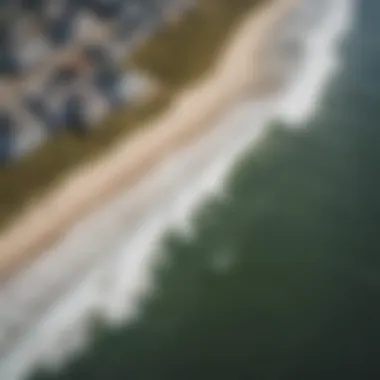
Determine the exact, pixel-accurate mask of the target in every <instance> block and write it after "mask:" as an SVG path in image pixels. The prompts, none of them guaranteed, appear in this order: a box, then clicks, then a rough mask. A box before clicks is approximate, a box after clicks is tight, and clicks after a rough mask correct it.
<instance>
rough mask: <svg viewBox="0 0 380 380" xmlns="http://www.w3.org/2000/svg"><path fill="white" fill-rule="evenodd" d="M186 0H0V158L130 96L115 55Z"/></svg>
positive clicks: (81, 127)
mask: <svg viewBox="0 0 380 380" xmlns="http://www.w3.org/2000/svg"><path fill="white" fill-rule="evenodd" d="M193 3H194V0H0V163H4V162H7V161H9V160H11V159H14V158H17V157H20V156H22V155H24V154H26V153H27V152H29V151H30V150H33V149H34V148H35V147H37V146H38V145H39V144H41V142H43V141H44V140H46V139H47V138H49V136H52V137H54V136H56V135H57V134H59V133H60V131H62V130H63V129H69V130H71V131H72V132H73V133H85V132H86V131H87V130H88V128H91V127H92V126H94V125H96V123H95V122H96V121H97V120H99V119H100V118H101V117H102V116H104V115H105V114H106V113H107V112H109V111H110V110H111V109H112V108H114V107H118V106H120V105H124V104H126V103H128V102H129V101H130V100H131V99H132V98H133V96H134V91H135V90H134V89H135V88H136V86H135V85H131V83H134V84H136V83H138V82H139V74H138V73H137V72H134V71H132V70H125V68H123V65H122V63H123V62H124V58H125V56H126V54H127V52H131V51H133V49H134V48H135V47H136V45H138V44H139V43H140V42H141V41H142V40H143V39H145V38H146V37H148V36H149V35H151V34H153V33H154V32H155V31H156V30H157V28H159V27H160V26H161V25H163V24H164V23H167V22H170V21H176V19H177V18H178V17H180V16H181V15H182V14H183V12H184V11H185V10H186V9H187V8H188V7H190V6H192V5H193Z"/></svg>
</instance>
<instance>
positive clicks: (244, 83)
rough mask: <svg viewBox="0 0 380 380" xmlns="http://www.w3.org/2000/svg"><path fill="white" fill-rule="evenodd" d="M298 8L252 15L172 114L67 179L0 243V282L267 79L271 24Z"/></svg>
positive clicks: (285, 2) (286, 4) (290, 0)
mask: <svg viewBox="0 0 380 380" xmlns="http://www.w3.org/2000/svg"><path fill="white" fill-rule="evenodd" d="M296 2H297V0H273V1H272V2H271V3H269V5H268V4H267V5H265V6H263V7H262V8H261V9H259V10H257V9H255V10H254V11H253V12H252V13H251V14H249V15H247V18H246V20H245V21H244V22H243V23H242V24H241V25H240V26H239V28H238V30H237V31H236V32H235V33H234V35H233V36H231V38H230V41H229V42H228V43H227V44H226V48H225V49H224V51H222V52H221V55H220V58H219V59H218V61H217V64H216V65H215V69H214V70H213V71H212V73H211V74H210V76H209V77H208V78H206V79H205V80H202V81H201V82H200V83H196V84H194V85H193V86H191V88H188V89H186V90H185V91H183V92H182V93H181V94H180V95H179V96H178V97H177V99H176V101H175V102H173V103H172V105H171V106H170V108H169V109H168V110H166V111H165V112H164V113H163V114H162V115H160V116H158V117H157V118H156V119H155V120H154V121H152V122H150V123H149V124H147V125H146V126H145V127H144V128H142V129H140V130H139V131H138V132H137V133H136V134H135V135H134V136H132V137H130V136H128V137H127V138H125V139H124V140H122V141H120V142H119V143H118V144H117V146H115V147H114V149H113V150H112V151H111V152H109V153H107V155H105V156H103V157H102V158H101V159H99V160H97V161H96V162H92V163H91V166H85V167H81V168H79V169H78V170H76V171H75V172H74V173H71V174H70V175H69V176H68V177H67V179H66V180H65V181H64V183H61V185H60V186H58V187H57V189H56V190H54V191H52V192H51V194H49V195H48V196H46V197H45V198H44V199H42V200H41V201H40V202H38V203H36V204H34V205H33V207H31V208H30V209H29V210H27V211H26V213H25V214H24V215H23V216H21V217H20V218H19V219H18V220H16V221H15V222H14V223H13V224H12V225H11V226H9V227H8V228H7V229H5V230H4V231H2V233H1V235H0V280H2V281H3V280H4V279H6V278H7V277H9V276H10V275H11V274H12V273H14V271H16V270H17V268H18V267H20V266H21V265H23V264H25V263H26V262H28V260H31V259H33V258H35V257H37V255H38V253H39V252H40V251H41V250H42V249H44V248H47V247H48V246H49V245H51V244H53V243H54V242H55V241H57V239H59V237H60V236H62V234H64V233H65V231H67V229H68V228H69V227H70V226H71V225H72V224H74V223H75V222H76V221H77V220H79V219H81V218H82V217H83V216H85V215H86V214H87V213H88V212H90V211H91V210H93V209H95V208H96V207H97V206H98V205H99V204H100V203H101V202H104V201H106V200H107V199H109V198H111V197H112V195H113V194H115V193H116V192H117V191H120V190H121V188H122V187H124V186H131V185H133V184H134V183H136V181H138V180H139V179H140V178H142V176H144V175H146V174H147V172H149V171H150V170H152V169H153V168H154V165H155V164H156V163H157V162H159V161H160V160H161V159H162V158H163V157H165V156H166V155H167V154H171V153H173V152H175V151H176V150H178V149H180V148H181V147H182V146H184V145H187V144H189V143H191V141H193V140H194V139H196V138H197V137H198V136H200V135H202V133H203V132H205V130H206V129H207V127H208V126H210V124H211V123H210V122H209V121H210V119H211V118H212V117H213V116H215V115H216V114H218V112H219V111H220V110H221V109H223V108H224V107H226V106H228V104H229V103H230V102H231V101H233V99H234V98H235V97H236V96H238V95H239V94H240V93H241V92H243V91H244V90H245V89H249V88H253V89H255V88H260V87H261V85H262V84H263V80H265V77H266V76H268V74H267V73H266V71H265V67H266V66H265V62H264V59H260V57H263V52H264V51H265V47H266V45H267V42H268V40H269V39H270V37H271V32H274V31H275V27H276V25H277V22H278V21H279V20H280V19H281V18H282V17H283V16H284V14H285V13H286V12H287V11H289V10H290V9H291V8H292V7H293V6H295V4H296Z"/></svg>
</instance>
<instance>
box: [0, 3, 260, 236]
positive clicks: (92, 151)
mask: <svg viewBox="0 0 380 380" xmlns="http://www.w3.org/2000/svg"><path fill="white" fill-rule="evenodd" d="M262 1H264V0H233V1H231V0H199V5H198V7H197V8H196V9H194V10H192V11H191V12H189V13H188V14H187V15H186V16H185V17H184V18H183V19H182V20H181V21H180V22H179V23H177V24H170V25H167V26H165V27H164V28H163V29H162V30H161V31H160V32H159V33H157V34H156V35H155V36H153V37H152V38H151V39H150V40H149V41H148V42H146V43H145V44H144V46H142V47H140V48H139V49H138V50H137V51H136V52H135V54H133V55H132V56H131V57H130V58H128V62H126V64H127V65H128V64H130V63H132V64H133V65H135V66H137V67H138V68H141V69H145V70H147V71H148V72H150V73H151V74H153V76H154V77H155V78H156V79H157V80H158V81H159V82H160V83H161V84H162V85H163V88H164V89H165V92H164V93H163V94H160V95H159V96H157V97H155V98H154V100H152V101H151V102H150V103H149V104H146V105H145V106H144V107H140V108H134V107H126V108H123V109H119V110H115V111H113V112H112V114H111V115H109V116H108V117H107V118H106V119H105V120H103V121H102V122H101V124H102V125H100V126H99V128H97V129H96V130H94V131H93V132H91V133H89V134H88V135H87V136H85V137H83V138H78V137H76V136H72V135H70V134H69V133H67V132H64V133H62V134H61V135H60V136H59V137H58V138H56V139H54V140H50V141H48V142H46V143H44V144H43V145H42V146H41V147H40V148H39V149H37V150H36V151H34V152H33V153H32V154H30V155H29V156H27V157H24V158H22V159H21V160H20V161H18V162H15V163H13V164H10V165H9V166H7V167H5V168H1V169H0V184H1V185H0V199H1V203H0V228H1V227H4V226H5V225H6V224H7V223H9V221H10V220H11V219H12V218H14V217H17V215H19V213H20V212H21V211H22V210H23V209H24V208H25V206H27V205H28V204H29V203H30V202H31V201H32V200H34V199H36V198H39V197H41V196H43V194H44V193H45V192H46V191H48V189H49V188H51V186H53V185H55V184H56V183H57V181H59V180H60V179H61V178H62V177H63V176H64V175H65V174H67V173H68V172H69V171H70V170H72V169H73V168H75V167H76V166H78V165H83V164H85V163H87V162H91V160H92V159H94V158H95V157H96V156H97V155H99V154H101V153H103V152H104V151H105V150H106V149H107V148H109V147H110V146H111V145H112V144H113V143H115V142H116V141H117V140H118V139H119V138H120V136H121V135H125V134H128V133H130V132H131V131H133V130H134V129H136V128H141V126H142V124H143V123H144V122H146V121H147V120H149V118H152V117H153V116H155V115H157V114H158V113H159V112H160V111H162V110H163V109H165V107H167V105H168V104H169V103H170V100H171V99H172V98H173V96H174V95H175V93H176V92H177V91H178V90H180V89H181V88H183V87H184V86H186V85H188V84H190V83H191V81H193V80H195V79H198V78H200V77H201V76H202V75H203V74H205V73H206V72H207V70H208V69H210V68H211V67H212V63H213V62H214V60H215V57H216V55H217V52H218V50H219V49H220V48H221V46H223V41H224V40H225V37H226V36H227V34H228V33H229V31H230V30H231V28H233V27H234V26H235V25H236V24H237V23H238V22H239V20H240V18H241V17H242V16H243V15H244V14H245V13H246V11H247V10H248V9H249V8H251V7H252V6H254V5H256V4H258V3H261V2H262Z"/></svg>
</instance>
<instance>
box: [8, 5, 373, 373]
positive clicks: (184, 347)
mask: <svg viewBox="0 0 380 380" xmlns="http://www.w3.org/2000/svg"><path fill="white" fill-rule="evenodd" d="M315 4H316V2H313V1H305V8H304V9H305V10H308V11H309V13H307V12H306V13H305V16H304V17H305V18H304V20H307V22H306V21H305V26H304V27H305V28H308V26H310V25H312V24H313V25H314V29H313V30H314V31H315V33H314V34H313V36H314V37H310V40H309V41H310V43H308V44H306V45H305V47H304V51H305V52H306V54H305V55H304V57H305V59H303V60H302V62H300V65H299V67H298V68H297V70H295V71H294V75H292V77H293V79H294V80H293V82H292V81H290V82H289V83H290V84H289V86H290V87H287V88H286V89H284V92H283V93H281V94H278V96H277V97H276V100H273V99H270V100H268V99H266V100H263V101H262V103H257V102H256V103H255V104H256V106H255V107H257V110H256V111H255V112H254V113H252V112H253V111H252V107H253V104H252V102H250V100H249V99H244V100H242V102H241V104H239V105H237V107H236V109H235V110H234V111H233V112H232V115H231V116H230V118H227V119H226V120H224V123H225V124H226V132H225V133H224V136H225V138H226V141H228V140H231V138H232V136H228V133H227V131H229V129H228V128H227V127H228V125H231V123H232V124H233V123H235V124H234V128H235V133H236V131H238V132H239V136H241V141H239V142H236V144H235V145H234V149H241V148H242V147H243V146H245V148H246V150H245V152H244V154H243V155H240V157H239V158H238V159H237V158H236V156H234V157H235V158H234V160H231V159H229V160H228V157H227V156H229V154H230V153H231V151H230V150H229V151H228V153H229V154H227V151H223V149H226V147H227V145H224V144H225V143H224V142H220V143H219V144H216V145H217V146H218V147H219V148H218V149H221V152H222V153H224V155H223V154H222V156H224V158H225V161H223V160H218V163H217V164H216V163H215V165H212V166H210V170H208V171H205V172H204V174H203V176H201V177H202V178H201V177H200V176H197V175H196V174H194V173H197V172H199V171H201V167H199V166H198V167H194V168H193V169H192V170H186V171H183V170H181V167H177V168H176V167H175V165H174V166H172V167H171V169H170V170H169V172H170V173H171V174H172V175H173V173H177V177H179V176H180V175H182V176H184V178H183V179H181V186H183V184H185V183H186V177H188V180H189V181H190V182H191V184H192V185H193V186H190V183H188V184H187V187H188V188H189V189H190V188H192V189H193V190H194V189H195V188H196V189H195V190H196V191H195V190H194V191H193V192H192V194H190V193H186V192H184V193H181V194H182V196H181V198H180V199H178V200H177V202H173V200H174V197H175V194H177V193H176V191H175V189H174V190H173V189H172V190H171V191H172V193H169V194H168V198H165V197H163V198H162V205H161V206H162V208H161V209H160V210H158V211H157V214H156V216H155V220H154V221H152V226H154V225H155V223H156V222H157V221H158V220H159V221H161V220H162V219H163V215H168V214H170V218H168V221H167V223H166V225H169V226H171V229H169V231H167V232H166V234H165V236H164V237H163V238H161V232H160V234H158V235H157V236H155V238H157V239H163V240H162V241H161V240H160V241H161V243H160V244H158V243H157V241H153V243H152V244H150V248H149V250H150V251H151V252H153V253H154V254H155V255H156V256H157V257H159V260H157V261H156V262H154V265H151V266H148V269H146V273H145V274H144V275H143V277H144V276H145V280H146V281H143V282H144V284H145V289H144V290H145V292H143V293H142V294H145V296H141V295H140V296H139V297H134V298H128V294H127V293H128V292H126V290H125V289H128V290H129V291H131V290H133V286H132V285H128V284H131V283H136V282H137V281H138V276H137V275H136V273H137V269H141V268H143V267H144V265H143V264H144V260H148V257H146V256H141V254H140V253H141V252H142V250H143V248H144V247H145V246H146V245H147V244H148V243H149V242H148V241H147V238H148V236H150V237H151V236H153V235H154V231H158V230H157V229H155V228H153V227H152V230H151V231H148V232H147V233H145V234H142V235H141V236H140V238H139V239H137V240H136V241H134V242H133V244H132V243H129V246H128V244H127V243H124V246H125V247H124V248H122V249H120V250H119V251H120V256H118V258H115V261H113V262H111V264H109V265H111V266H112V265H113V267H112V270H111V273H112V275H113V276H114V277H115V278H118V279H119V280H118V281H117V286H116V288H117V289H119V290H118V291H116V292H114V293H112V295H108V296H106V298H105V300H106V302H105V305H107V307H106V308H105V309H107V313H108V316H109V317H111V316H113V317H115V316H116V317H115V318H114V321H118V322H120V320H122V318H121V319H120V318H117V316H120V315H121V316H123V317H125V316H126V315H128V316H129V320H128V323H126V324H125V325H121V326H120V325H119V326H118V327H117V328H116V327H114V328H112V329H109V328H105V326H97V328H96V329H95V330H96V332H94V333H93V339H94V342H93V344H92V345H90V347H89V348H87V350H85V351H82V352H81V353H80V354H77V356H76V359H72V361H71V363H66V364H65V365H64V366H63V369H62V370H61V371H59V372H58V373H57V374H55V375H54V374H42V373H41V374H38V375H35V377H34V379H50V378H51V379H55V378H57V379H58V378H59V379H68V380H69V379H70V380H75V379H81V380H82V379H83V380H87V379H88V380H89V379H105V378H107V377H108V378H112V379H127V378H131V379H157V378H158V379H194V378H198V379H199V378H207V379H210V378H212V379H213V378H215V379H254V378H257V379H276V380H278V379H289V380H290V379H316V380H317V379H318V380H320V379H340V378H341V379H355V380H356V379H360V380H361V379H376V378H378V377H379V375H380V365H379V364H378V351H379V350H378V342H379V338H380V329H379V328H378V324H379V322H378V317H379V315H380V303H379V298H380V297H379V296H380V276H379V275H380V260H379V257H378V254H379V250H380V244H379V243H380V242H379V237H378V236H379V234H378V230H379V225H380V200H379V194H380V191H379V190H380V180H378V179H377V174H378V171H379V169H380V150H379V142H380V131H379V130H378V120H380V111H378V109H379V107H378V104H379V101H380V43H379V39H378V35H379V33H378V21H377V20H378V19H379V17H380V2H379V1H378V0H357V1H356V2H354V1H349V0H346V1H345V0H332V1H329V2H328V1H324V2H320V7H321V8H315V7H316V5H315ZM351 6H352V8H351ZM313 7H314V8H313ZM323 7H324V8H323ZM316 9H318V10H320V13H319V12H317V11H316ZM323 9H324V10H323ZM311 10H313V11H311ZM319 14H320V16H318V17H317V18H314V17H311V18H310V15H311V16H315V15H319ZM308 15H309V16H308ZM343 16H344V17H343ZM351 16H353V20H351ZM350 21H352V22H350ZM338 29H339V30H338ZM344 30H345V31H346V36H345V37H344V39H343V38H342V36H341V38H336V37H337V34H338V32H342V31H344ZM295 32H297V30H296V31H295ZM298 32H299V31H298ZM322 36H323V38H322ZM316 60H317V62H318V65H317V64H316ZM316 78H318V81H316ZM310 99H311V100H310ZM297 105H298V107H297ZM252 115H255V116H254V117H253V116H252ZM269 115H275V119H273V117H272V116H271V117H270V116H269ZM268 120H271V121H270V125H268V122H269V121H268ZM259 126H262V127H259ZM263 128H264V129H265V131H266V133H265V134H263V135H262V138H261V139H260V140H259V141H257V140H255V141H256V142H255V144H253V142H252V147H251V145H249V144H250V142H251V140H252V141H253V140H254V138H253V137H254V136H253V135H254V134H255V133H259V132H260V130H261V129H263ZM253 130H254V132H253ZM211 138H212V136H210V139H211ZM213 141H214V140H213ZM223 141H224V140H223ZM205 145H206V146H207V145H210V144H207V142H205ZM215 149H216V148H215ZM188 154H189V156H191V155H192V154H193V153H192V152H191V151H189V152H188ZM215 154H216V153H215ZM205 157H206V156H205ZM227 160H228V163H227ZM222 161H223V162H222ZM199 162H200V164H202V165H204V163H205V162H206V161H205V160H200V161H199ZM200 164H199V165H200ZM231 165H232V168H231ZM227 166H228V167H229V174H228V176H227V178H224V173H225V170H226V167H227ZM193 172H194V173H193ZM211 172H212V173H213V176H212V177H210V173H211ZM161 174H162V173H161ZM196 178H197V181H198V182H199V184H197V185H196V186H195V179H196ZM222 179H223V181H222ZM189 191H190V190H189ZM168 192H169V188H168ZM200 192H202V194H203V197H202V201H200V200H198V202H195V201H194V194H195V193H197V194H199V193H200ZM205 194H208V195H207V197H205ZM170 200H171V202H170ZM200 202H201V203H200ZM173 203H177V204H178V210H179V209H182V210H184V209H187V210H189V209H190V210H191V211H192V213H191V214H189V212H183V213H179V212H178V211H177V208H176V209H175V210H174V208H172V209H171V208H170V207H169V205H170V204H173ZM195 203H197V207H196V208H195V207H194V204H195ZM185 206H186V207H185ZM168 210H172V213H170V212H169V213H168ZM189 215H190V216H189ZM156 224H157V223H156ZM160 231H161V230H160ZM152 247H153V248H152ZM134 252H136V255H133V253H134ZM148 277H149V279H148ZM86 286H87V285H86V284H84V285H83V289H84V291H83V293H84V294H85V295H84V296H83V297H82V298H81V297H79V296H78V294H79V293H80V292H79V291H78V290H77V291H76V292H75V293H76V294H77V296H78V300H79V301H78V300H76V301H75V302H77V303H81V304H83V303H85V301H84V300H87V301H88V299H89V298H91V297H90V296H89V294H93V293H91V292H87V293H86V289H87V288H86ZM69 299H70V302H72V303H74V301H73V299H74V297H72V296H70V297H69ZM87 301H86V302H87ZM127 301H128V302H127ZM127 303H128V305H129V308H125V307H124V306H125V305H124V304H127ZM132 306H133V307H132ZM64 310H66V311H67V310H69V308H67V307H66V308H62V309H60V310H57V315H59V316H60V318H61V320H60V321H59V323H60V324H61V325H62V324H64V321H65V319H66V321H70V319H69V318H71V314H70V313H66V314H65V313H63V311H64ZM81 312H82V311H81ZM107 313H106V314H107ZM128 313H129V314H128ZM70 323H71V322H66V326H70ZM40 325H42V326H45V325H44V324H43V323H41V324H40ZM36 331H37V335H38V334H39V335H43V334H42V333H43V332H44V331H45V330H43V329H42V327H40V330H38V329H36ZM81 331H82V330H76V335H77V336H79V335H80V332H81ZM45 334H46V331H45ZM90 335H91V334H90ZM95 337H96V338H95ZM63 343H64V342H63V340H62V344H63ZM15 357H16V358H17V355H16V356H15ZM18 358H21V356H19V357H18ZM52 360H53V359H52ZM15 365H17V363H15V362H14V361H13V367H14V366H15ZM3 373H5V374H7V372H3ZM9 373H10V372H9ZM6 376H8V375H6ZM4 379H6V380H13V378H11V377H4Z"/></svg>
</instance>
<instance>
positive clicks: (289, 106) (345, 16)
mask: <svg viewBox="0 0 380 380" xmlns="http://www.w3.org/2000/svg"><path fill="white" fill-rule="evenodd" d="M311 1H312V0H311ZM307 3H310V1H305V5H306V6H310V4H307ZM355 3H356V0H333V1H330V2H329V4H330V7H329V9H328V15H327V17H325V18H324V21H323V22H322V25H321V26H320V27H319V28H316V29H314V30H313V31H312V32H311V33H310V34H309V35H308V36H307V37H306V44H305V47H306V53H305V59H304V61H303V63H302V66H301V69H300V70H299V71H298V73H297V74H296V76H295V79H294V80H293V81H292V84H291V86H290V87H289V88H288V89H287V90H286V94H285V96H282V100H281V101H280V105H279V107H278V117H280V118H281V119H282V120H284V121H285V122H286V123H288V124H289V125H290V126H297V125H300V123H303V122H304V121H305V120H306V119H308V118H309V117H310V116H312V114H313V113H314V112H316V111H317V108H318V104H319V103H318V100H319V99H320V97H321V95H322V92H323V90H324V89H325V87H326V84H327V83H328V82H329V80H330V78H331V77H332V76H333V75H334V73H335V72H336V70H337V69H339V66H340V56H339V43H340V42H341V41H342V38H343V37H344V36H345V35H346V33H347V32H348V31H349V29H350V27H351V25H352V23H353V18H354V14H355V12H354V10H355Z"/></svg>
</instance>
